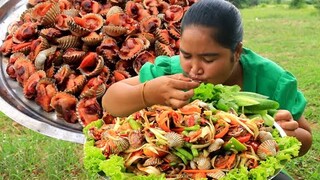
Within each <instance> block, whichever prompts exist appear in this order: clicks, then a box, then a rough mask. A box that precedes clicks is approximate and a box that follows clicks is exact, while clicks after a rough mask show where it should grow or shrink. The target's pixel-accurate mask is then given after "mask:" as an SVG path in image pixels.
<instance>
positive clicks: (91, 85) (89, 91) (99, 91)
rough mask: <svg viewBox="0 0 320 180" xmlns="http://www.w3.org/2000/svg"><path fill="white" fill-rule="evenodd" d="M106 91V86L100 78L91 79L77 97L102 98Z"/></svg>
mask: <svg viewBox="0 0 320 180" xmlns="http://www.w3.org/2000/svg"><path fill="white" fill-rule="evenodd" d="M106 89H107V88H106V85H105V83H104V82H103V80H102V79H101V78H99V77H93V78H91V79H90V80H89V81H87V83H86V85H85V86H84V88H83V89H82V92H81V94H80V96H79V97H80V98H91V97H97V98H100V97H102V95H103V94H104V92H105V91H106Z"/></svg>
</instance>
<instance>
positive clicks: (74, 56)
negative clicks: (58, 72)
mask: <svg viewBox="0 0 320 180" xmlns="http://www.w3.org/2000/svg"><path fill="white" fill-rule="evenodd" d="M85 54H86V52H84V51H81V50H76V49H74V48H69V49H67V50H66V51H65V52H64V54H63V55H62V59H63V61H64V62H65V63H66V64H70V65H79V64H80V63H81V61H82V58H83V57H84V55H85Z"/></svg>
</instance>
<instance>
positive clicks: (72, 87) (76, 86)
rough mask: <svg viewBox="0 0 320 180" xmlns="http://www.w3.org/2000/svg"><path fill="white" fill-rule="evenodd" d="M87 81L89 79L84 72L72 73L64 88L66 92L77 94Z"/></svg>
mask: <svg viewBox="0 0 320 180" xmlns="http://www.w3.org/2000/svg"><path fill="white" fill-rule="evenodd" d="M86 81H87V78H86V76H84V75H82V74H80V75H75V74H71V75H69V77H68V79H67V82H66V88H65V89H64V92H67V93H71V94H76V93H78V92H80V91H81V90H82V88H83V87H84V85H85V83H86Z"/></svg>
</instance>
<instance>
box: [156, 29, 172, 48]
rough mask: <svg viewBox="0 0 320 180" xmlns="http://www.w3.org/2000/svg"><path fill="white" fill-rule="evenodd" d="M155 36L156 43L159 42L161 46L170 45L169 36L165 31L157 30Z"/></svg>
mask: <svg viewBox="0 0 320 180" xmlns="http://www.w3.org/2000/svg"><path fill="white" fill-rule="evenodd" d="M155 35H156V38H157V40H158V41H160V42H161V43H163V44H166V45H168V44H170V35H169V32H168V30H166V29H157V30H156V31H155Z"/></svg>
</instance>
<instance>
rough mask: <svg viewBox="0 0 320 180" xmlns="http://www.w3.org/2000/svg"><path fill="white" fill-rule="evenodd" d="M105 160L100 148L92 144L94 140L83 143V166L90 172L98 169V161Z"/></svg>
mask: <svg viewBox="0 0 320 180" xmlns="http://www.w3.org/2000/svg"><path fill="white" fill-rule="evenodd" d="M104 160H106V157H105V156H104V155H103V154H102V150H101V149H99V148H97V147H95V146H94V140H89V141H86V142H85V144H84V159H83V165H84V168H85V169H86V170H87V171H88V172H89V173H90V174H96V173H98V172H99V171H101V170H100V168H99V166H100V163H101V162H103V161H104Z"/></svg>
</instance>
